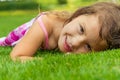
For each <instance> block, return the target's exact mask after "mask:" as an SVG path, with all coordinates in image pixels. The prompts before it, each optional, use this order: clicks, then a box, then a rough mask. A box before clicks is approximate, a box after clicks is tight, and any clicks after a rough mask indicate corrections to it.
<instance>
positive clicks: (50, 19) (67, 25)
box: [0, 2, 120, 60]
mask: <svg viewBox="0 0 120 80" xmlns="http://www.w3.org/2000/svg"><path fill="white" fill-rule="evenodd" d="M119 22H120V7H119V6H117V5H115V4H113V3H107V2H101V3H96V4H94V5H91V6H87V7H83V8H80V9H78V10H77V11H75V12H74V13H73V14H70V13H66V12H45V13H40V14H39V15H38V16H37V17H36V18H34V19H32V20H31V21H29V22H27V23H25V24H23V25H22V26H20V27H18V28H17V29H15V30H13V31H12V32H11V33H10V34H9V35H8V36H7V37H4V38H1V40H0V45H1V46H14V45H15V47H14V48H13V50H12V51H11V53H10V56H11V58H12V59H13V60H15V59H16V58H19V59H20V60H28V59H32V58H33V57H32V56H33V55H34V54H35V52H36V51H37V50H38V49H48V50H53V49H55V48H59V50H60V51H62V52H64V53H66V52H72V53H85V52H90V51H101V50H105V49H108V48H119V43H120V41H119V40H120V37H119V35H120V23H119Z"/></svg>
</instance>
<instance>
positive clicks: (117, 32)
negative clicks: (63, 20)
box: [67, 2, 120, 48]
mask: <svg viewBox="0 0 120 80" xmlns="http://www.w3.org/2000/svg"><path fill="white" fill-rule="evenodd" d="M85 14H87V15H93V14H96V15H98V19H99V23H100V27H101V29H100V32H99V35H100V37H101V38H102V39H103V40H106V41H107V43H108V46H109V48H119V47H120V6H118V5H116V4H114V3H109V2H99V3H96V4H93V5H91V6H87V7H83V8H80V9H78V10H77V11H75V13H73V15H72V16H71V17H70V18H69V19H68V20H67V23H68V22H70V21H72V20H73V19H74V18H76V17H78V16H80V15H85Z"/></svg>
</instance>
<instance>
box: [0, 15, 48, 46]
mask: <svg viewBox="0 0 120 80" xmlns="http://www.w3.org/2000/svg"><path fill="white" fill-rule="evenodd" d="M42 15H44V14H40V15H39V16H38V17H36V18H33V19H32V20H30V21H29V22H27V23H25V24H23V25H21V26H19V27H17V28H16V29H14V30H13V31H11V32H10V33H9V34H8V36H7V37H2V38H0V46H14V45H16V44H17V43H18V42H19V41H20V40H21V39H22V37H23V36H24V35H25V34H26V33H27V31H28V30H29V29H30V27H31V26H32V24H33V23H34V21H35V20H37V21H38V23H39V25H40V27H41V28H42V30H43V32H44V34H45V38H46V44H45V48H48V33H47V31H46V28H45V26H44V23H43V22H42Z"/></svg>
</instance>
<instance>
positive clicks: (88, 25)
mask: <svg viewBox="0 0 120 80" xmlns="http://www.w3.org/2000/svg"><path fill="white" fill-rule="evenodd" d="M78 20H79V22H80V24H81V25H82V26H83V27H84V29H85V36H86V41H87V42H88V43H89V44H90V45H91V47H92V48H93V49H94V50H95V51H99V50H103V49H105V48H106V46H107V43H106V41H105V40H103V39H101V37H100V36H99V32H100V28H101V27H100V23H99V19H98V16H97V15H81V16H79V17H78Z"/></svg>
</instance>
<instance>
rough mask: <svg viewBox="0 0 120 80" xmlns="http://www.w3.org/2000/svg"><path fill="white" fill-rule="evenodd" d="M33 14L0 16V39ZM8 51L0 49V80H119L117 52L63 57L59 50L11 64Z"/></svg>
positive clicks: (119, 51)
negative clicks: (31, 59)
mask: <svg viewBox="0 0 120 80" xmlns="http://www.w3.org/2000/svg"><path fill="white" fill-rule="evenodd" d="M3 13H4V12H3ZM9 13H10V12H9ZM28 14H29V15H28ZM36 14H37V12H36V13H34V14H33V13H30V12H26V13H20V14H18V15H15V14H14V15H13V14H4V15H3V14H2V13H0V37H2V36H5V35H7V34H8V33H9V31H10V30H12V29H14V28H15V27H17V26H18V25H21V24H22V23H24V22H26V21H29V20H30V19H31V18H33V17H34V16H35V15H36ZM11 50H12V47H0V80H113V79H114V80H119V79H120V50H119V49H116V50H107V51H102V52H92V53H89V54H80V55H73V54H71V55H64V54H63V53H62V52H59V51H37V52H36V53H37V54H36V55H35V57H41V58H42V59H40V60H38V59H35V60H33V61H29V62H26V63H21V62H13V61H12V60H11V59H10V57H9V53H10V51H11Z"/></svg>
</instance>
